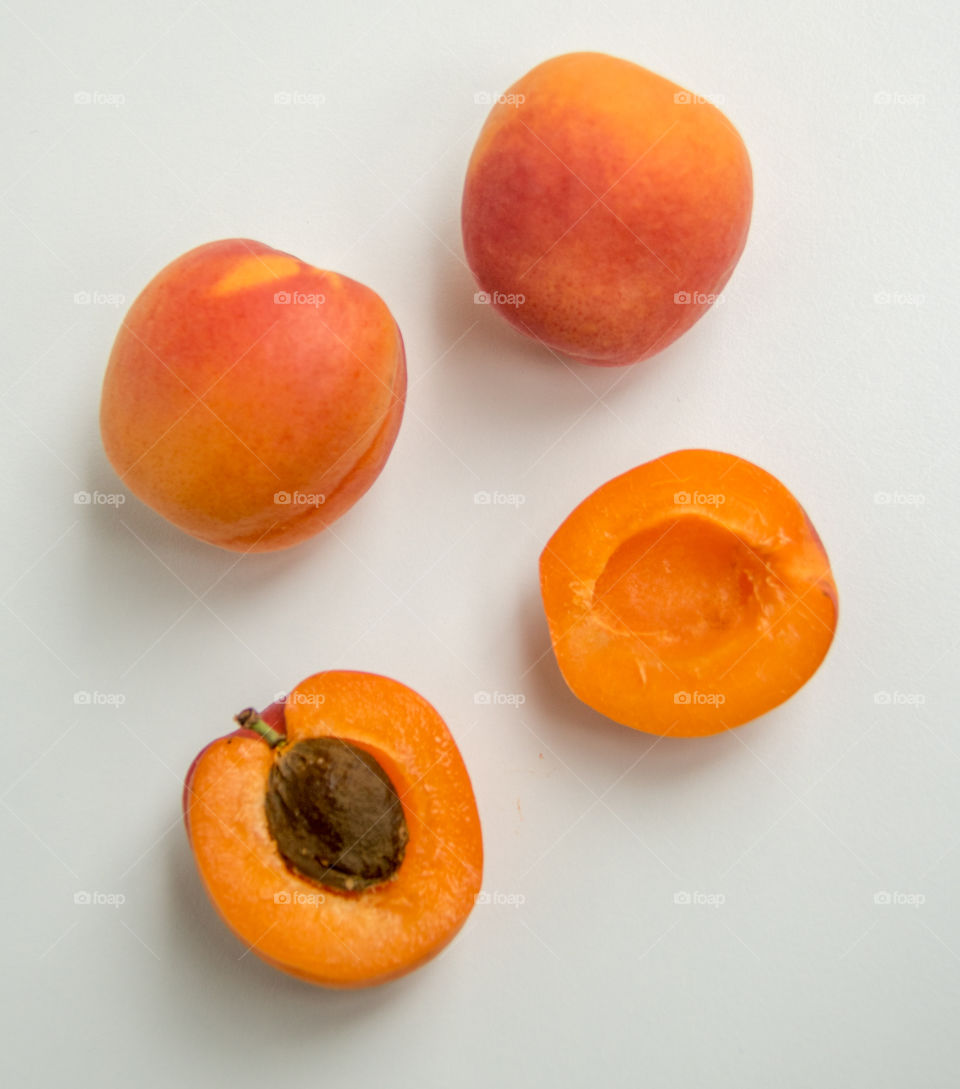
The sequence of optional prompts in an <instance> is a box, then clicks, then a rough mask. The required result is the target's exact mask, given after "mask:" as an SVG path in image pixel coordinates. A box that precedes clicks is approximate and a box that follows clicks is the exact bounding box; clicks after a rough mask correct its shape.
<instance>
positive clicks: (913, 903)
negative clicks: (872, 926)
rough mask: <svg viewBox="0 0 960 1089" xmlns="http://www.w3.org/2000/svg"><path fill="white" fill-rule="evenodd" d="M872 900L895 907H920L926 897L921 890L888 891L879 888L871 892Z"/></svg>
mask: <svg viewBox="0 0 960 1089" xmlns="http://www.w3.org/2000/svg"><path fill="white" fill-rule="evenodd" d="M873 902H874V903H875V904H880V905H882V906H886V905H888V904H889V905H894V906H896V907H914V908H918V907H922V906H923V905H924V904H925V903H926V902H927V898H926V896H924V894H923V893H922V892H888V891H887V890H886V889H881V890H880V891H879V892H875V893H874V894H873Z"/></svg>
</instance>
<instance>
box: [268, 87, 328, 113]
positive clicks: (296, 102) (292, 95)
mask: <svg viewBox="0 0 960 1089" xmlns="http://www.w3.org/2000/svg"><path fill="white" fill-rule="evenodd" d="M326 101H327V96H326V95H322V94H320V93H319V91H274V92H273V104H274V106H312V107H313V108H314V109H319V108H320V107H321V106H322V105H323V104H324V103H325V102H326Z"/></svg>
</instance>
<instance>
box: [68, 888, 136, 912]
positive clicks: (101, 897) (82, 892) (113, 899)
mask: <svg viewBox="0 0 960 1089" xmlns="http://www.w3.org/2000/svg"><path fill="white" fill-rule="evenodd" d="M73 902H74V903H75V904H79V905H80V906H81V907H87V906H94V907H113V908H118V907H122V906H123V905H124V904H125V903H126V902H127V898H126V896H124V894H123V893H122V892H89V891H88V890H87V889H78V890H77V891H76V892H75V893H74V894H73Z"/></svg>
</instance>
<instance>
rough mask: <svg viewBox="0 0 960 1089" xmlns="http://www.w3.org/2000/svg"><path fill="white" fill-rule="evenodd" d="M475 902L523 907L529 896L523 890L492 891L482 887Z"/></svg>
mask: <svg viewBox="0 0 960 1089" xmlns="http://www.w3.org/2000/svg"><path fill="white" fill-rule="evenodd" d="M473 902H474V903H475V904H492V905H494V906H495V907H512V908H518V907H522V906H523V905H524V904H525V903H526V902H527V898H526V896H524V894H523V893H522V892H499V891H498V890H496V889H494V890H493V891H492V892H487V891H486V890H485V889H481V890H480V892H478V893H477V895H476V896H475V897H474V898H473Z"/></svg>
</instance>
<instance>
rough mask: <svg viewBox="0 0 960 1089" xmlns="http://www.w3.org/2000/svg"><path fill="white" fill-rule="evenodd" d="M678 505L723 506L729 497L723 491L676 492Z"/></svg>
mask: <svg viewBox="0 0 960 1089" xmlns="http://www.w3.org/2000/svg"><path fill="white" fill-rule="evenodd" d="M673 501H674V503H676V505H677V506H678V507H722V506H723V504H724V503H726V501H727V497H726V496H725V495H724V494H723V493H722V492H674V493H673Z"/></svg>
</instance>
